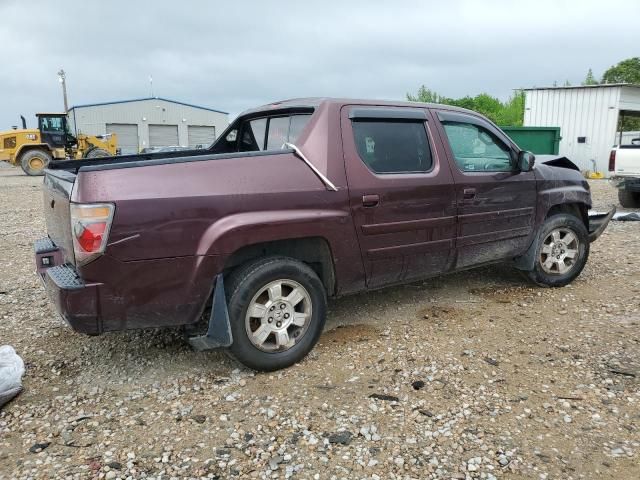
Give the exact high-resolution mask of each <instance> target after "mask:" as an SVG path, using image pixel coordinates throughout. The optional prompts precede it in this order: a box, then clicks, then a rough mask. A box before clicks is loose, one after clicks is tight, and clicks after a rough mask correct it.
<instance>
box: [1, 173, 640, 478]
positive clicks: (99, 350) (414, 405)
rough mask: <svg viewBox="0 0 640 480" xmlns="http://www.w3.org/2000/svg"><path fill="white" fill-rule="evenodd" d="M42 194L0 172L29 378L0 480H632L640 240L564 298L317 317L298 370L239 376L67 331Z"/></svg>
mask: <svg viewBox="0 0 640 480" xmlns="http://www.w3.org/2000/svg"><path fill="white" fill-rule="evenodd" d="M40 183H41V179H38V178H29V177H26V176H24V175H23V174H22V172H21V171H20V170H18V169H14V168H10V167H8V166H1V167H0V242H1V246H2V248H1V249H0V265H1V266H2V271H1V274H0V319H1V322H0V344H5V343H7V344H10V345H13V346H14V347H15V349H16V350H17V352H18V353H19V354H20V355H21V356H22V357H23V358H24V360H25V363H26V366H27V371H26V375H25V377H24V387H25V389H24V392H23V393H22V394H21V395H20V396H19V397H17V398H16V399H15V400H14V401H13V402H11V403H10V404H8V405H6V406H5V407H4V409H3V410H2V411H0V478H107V479H112V478H166V479H169V478H200V477H203V478H313V479H320V478H322V479H324V478H327V479H356V478H357V479H365V478H367V479H405V478H416V479H422V478H459V479H464V478H467V479H469V478H485V479H493V478H536V479H538V478H539V479H544V478H562V479H575V478H615V479H637V478H640V301H639V298H640V275H638V265H637V264H636V263H635V262H634V260H636V259H638V258H639V255H640V241H639V240H640V223H637V222H628V223H625V222H615V223H614V222H612V224H611V225H610V227H609V228H608V230H607V231H606V232H605V233H604V234H603V236H602V237H601V239H600V240H599V241H598V242H596V243H595V244H593V246H592V251H591V257H590V259H589V263H588V265H587V267H586V269H585V271H584V272H583V274H582V275H581V276H580V278H579V279H578V280H577V281H575V282H574V283H573V284H572V285H570V286H568V287H565V288H561V289H553V290H552V289H543V288H537V287H533V286H531V285H530V284H528V283H527V282H526V281H524V280H523V279H522V277H521V276H520V275H519V274H518V273H516V272H514V271H512V270H511V269H509V268H504V267H491V268H483V269H479V270H475V271H470V272H465V273H461V274H455V275H450V276H446V277H442V278H438V279H434V280H430V281H427V282H423V283H415V284H411V285H407V286H404V287H398V288H391V289H386V290H383V291H380V292H375V293H372V294H369V295H364V294H363V295H356V296H352V297H348V298H344V299H340V300H337V301H333V302H331V304H330V314H329V320H328V325H327V331H326V332H325V333H324V334H323V336H322V337H321V339H320V344H319V345H318V346H317V347H316V348H315V350H314V351H313V352H312V353H311V354H310V355H309V357H308V358H307V359H306V360H305V361H303V362H302V363H301V364H299V365H297V366H295V367H292V368H290V369H288V370H285V371H281V372H277V373H273V374H254V373H253V372H250V371H248V370H246V369H244V368H242V367H241V366H239V365H238V364H235V363H233V362H232V361H231V360H229V359H228V358H227V357H226V356H225V355H223V354H222V353H220V352H209V353H196V352H193V351H192V350H191V349H190V348H189V347H188V346H187V345H186V344H185V343H184V341H183V340H182V337H181V334H180V332H179V331H177V330H163V331H154V330H145V331H137V332H124V333H116V334H107V335H103V336H100V337H87V336H83V335H80V334H76V333H74V332H73V331H71V330H70V329H69V328H67V327H66V326H65V325H64V324H63V323H62V321H61V320H59V319H58V317H57V316H56V314H55V312H54V310H53V309H52V307H51V306H50V304H49V302H48V301H47V299H46V298H45V297H44V295H43V290H42V288H41V287H40V284H39V281H38V279H37V278H36V276H35V274H34V273H33V270H34V266H33V259H32V247H31V243H32V241H33V240H34V239H36V238H38V237H40V236H42V235H43V233H44V232H45V228H44V222H43V218H42V214H41V208H42V207H41V198H40ZM592 187H593V194H594V200H595V203H596V206H597V207H599V208H605V207H606V206H607V205H610V204H614V203H617V199H616V192H615V190H613V189H612V188H611V187H610V186H609V184H608V183H607V182H606V181H593V182H592Z"/></svg>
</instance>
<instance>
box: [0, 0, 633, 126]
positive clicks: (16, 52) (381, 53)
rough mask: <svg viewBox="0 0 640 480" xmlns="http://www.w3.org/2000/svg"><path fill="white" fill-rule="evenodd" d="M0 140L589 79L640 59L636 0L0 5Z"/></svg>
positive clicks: (160, 0)
mask: <svg viewBox="0 0 640 480" xmlns="http://www.w3.org/2000/svg"><path fill="white" fill-rule="evenodd" d="M0 18H2V19H3V21H2V23H1V24H0V45H2V46H3V52H4V54H3V67H2V74H1V75H0V129H4V128H7V127H9V126H10V125H15V124H16V123H18V120H17V119H18V116H19V115H20V114H23V115H25V116H26V117H27V119H28V122H29V125H30V126H33V125H34V123H35V121H34V116H33V115H34V113H35V112H36V111H61V110H62V95H61V90H60V85H59V83H58V78H57V75H56V72H57V71H58V70H59V69H60V68H61V67H62V68H64V70H65V71H66V72H67V85H68V92H69V103H70V105H78V104H84V103H94V102H105V101H112V100H121V99H130V98H139V97H147V96H150V85H149V76H150V75H152V76H153V89H154V94H155V95H157V96H162V97H167V98H171V99H175V100H180V101H184V102H189V103H195V104H198V105H204V106H209V107H213V108H217V109H220V110H225V111H228V112H230V113H232V114H237V113H239V112H240V111H242V110H243V109H245V108H248V107H251V106H256V105H259V104H263V103H267V102H270V101H274V100H279V99H284V98H291V97H300V96H325V95H326V96H348V97H360V98H384V99H403V98H404V96H405V94H406V92H413V91H415V90H417V88H418V87H419V86H420V85H422V84H425V85H426V86H427V87H429V88H431V89H433V90H436V91H437V92H438V93H440V94H443V95H447V96H464V95H475V94H477V93H480V92H487V93H490V94H492V95H495V96H498V97H501V98H506V97H508V96H509V95H510V93H511V91H512V89H514V88H518V87H530V86H543V85H550V84H552V83H553V82H554V81H558V83H563V82H564V81H565V80H569V81H570V82H571V83H572V84H579V83H580V82H581V81H582V80H583V79H584V77H585V75H586V73H587V70H588V69H589V68H592V69H593V72H594V74H595V75H596V76H597V77H599V76H601V75H602V73H603V72H604V70H606V68H607V67H609V66H610V65H612V64H615V63H617V62H618V61H620V60H622V59H625V58H628V57H632V56H640V28H639V27H638V25H639V23H638V22H639V21H640V2H639V1H638V0H628V1H625V0H608V1H606V2H604V1H602V0H598V1H596V0H577V1H569V0H566V1H563V0H554V1H546V0H536V1H535V2H533V1H518V0H511V1H500V0H495V1H492V0H484V1H456V0H447V1H442V0H439V1H429V0H423V1H393V2H392V1H386V2H382V1H375V0H369V1H346V0H342V1H333V0H323V1H315V0H307V1H280V0H274V1H258V0H254V1H248V0H234V1H226V2H218V1H213V0H212V1H191V0H181V1H176V0H154V1H135V0H127V1H121V0H110V1H109V2H106V1H103V2H100V1H81V0H76V1H67V0H55V1H48V0H30V1H28V2H27V1H24V0H0Z"/></svg>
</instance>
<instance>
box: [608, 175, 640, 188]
mask: <svg viewBox="0 0 640 480" xmlns="http://www.w3.org/2000/svg"><path fill="white" fill-rule="evenodd" d="M609 180H610V181H611V183H613V185H614V187H616V188H620V189H622V190H628V191H630V192H640V177H639V176H628V177H625V176H614V177H611V178H609Z"/></svg>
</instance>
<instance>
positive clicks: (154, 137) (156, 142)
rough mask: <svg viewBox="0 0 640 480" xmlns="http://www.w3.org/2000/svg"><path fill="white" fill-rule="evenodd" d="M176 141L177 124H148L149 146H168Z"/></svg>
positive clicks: (175, 143)
mask: <svg viewBox="0 0 640 480" xmlns="http://www.w3.org/2000/svg"><path fill="white" fill-rule="evenodd" d="M175 145H180V144H179V143H178V126H177V125H149V146H151V147H170V146H175Z"/></svg>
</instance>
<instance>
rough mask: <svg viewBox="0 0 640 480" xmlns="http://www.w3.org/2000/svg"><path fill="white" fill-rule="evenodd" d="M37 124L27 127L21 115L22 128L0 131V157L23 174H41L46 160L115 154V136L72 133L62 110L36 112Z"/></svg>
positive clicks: (46, 163) (116, 140) (48, 161)
mask: <svg viewBox="0 0 640 480" xmlns="http://www.w3.org/2000/svg"><path fill="white" fill-rule="evenodd" d="M36 117H37V118H38V128H37V129H35V128H33V129H28V128H27V122H26V120H25V118H24V117H22V116H21V119H22V128H21V129H19V128H17V127H14V128H13V130H9V131H4V132H0V160H4V161H5V162H9V163H11V164H12V165H20V166H21V167H22V170H24V173H26V174H27V175H43V174H44V169H45V168H47V165H49V163H50V162H52V161H56V160H76V159H83V158H98V157H108V156H112V155H116V154H117V146H118V139H117V137H116V135H115V134H114V133H111V134H108V135H98V136H95V135H85V134H82V133H79V134H78V135H77V136H75V135H73V134H72V133H71V131H70V130H69V122H68V119H67V115H66V114H64V113H37V114H36Z"/></svg>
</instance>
